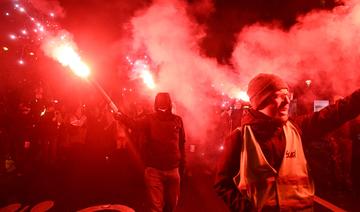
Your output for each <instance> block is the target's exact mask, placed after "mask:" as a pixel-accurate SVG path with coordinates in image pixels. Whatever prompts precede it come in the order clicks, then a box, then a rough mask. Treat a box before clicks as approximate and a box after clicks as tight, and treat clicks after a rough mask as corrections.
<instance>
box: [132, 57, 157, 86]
mask: <svg viewBox="0 0 360 212" xmlns="http://www.w3.org/2000/svg"><path fill="white" fill-rule="evenodd" d="M132 71H133V72H134V75H135V76H134V78H137V77H140V78H141V79H142V80H143V82H144V84H145V85H146V86H147V87H148V88H150V89H151V90H154V89H155V87H156V84H155V81H154V78H153V76H152V74H151V71H150V67H149V65H148V64H147V63H146V61H144V60H136V61H135V63H134V64H133V69H132Z"/></svg>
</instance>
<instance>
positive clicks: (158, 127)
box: [116, 92, 185, 212]
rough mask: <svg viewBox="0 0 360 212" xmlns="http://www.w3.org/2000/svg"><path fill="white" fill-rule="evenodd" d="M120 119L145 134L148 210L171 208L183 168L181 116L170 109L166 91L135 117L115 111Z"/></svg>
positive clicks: (144, 159) (144, 160)
mask: <svg viewBox="0 0 360 212" xmlns="http://www.w3.org/2000/svg"><path fill="white" fill-rule="evenodd" d="M116 118H117V119H118V120H119V121H121V122H122V123H124V124H125V125H126V126H128V127H129V128H131V129H132V131H133V132H138V133H139V132H141V133H142V134H143V135H144V139H143V144H142V146H143V147H144V151H143V162H144V166H145V172H144V173H145V174H144V179H145V185H146V188H147V193H148V197H149V207H148V208H149V211H151V212H161V211H174V210H175V208H176V205H177V202H178V199H179V195H180V181H181V178H182V177H183V176H184V172H185V130H184V125H183V121H182V118H181V117H180V116H178V115H175V114H173V113H172V102H171V98H170V95H169V93H166V92H161V93H158V94H157V95H156V97H155V101H154V112H153V113H150V114H146V115H145V116H143V117H142V118H141V119H138V120H134V119H131V118H129V117H127V116H126V115H124V114H118V115H117V117H116Z"/></svg>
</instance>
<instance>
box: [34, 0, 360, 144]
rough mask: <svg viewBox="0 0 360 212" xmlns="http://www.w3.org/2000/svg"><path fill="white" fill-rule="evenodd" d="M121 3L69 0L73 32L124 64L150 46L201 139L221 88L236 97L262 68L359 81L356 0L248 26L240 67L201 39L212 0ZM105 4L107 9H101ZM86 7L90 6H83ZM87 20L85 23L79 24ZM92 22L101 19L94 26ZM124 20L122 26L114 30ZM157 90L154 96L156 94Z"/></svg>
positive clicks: (344, 88)
mask: <svg viewBox="0 0 360 212" xmlns="http://www.w3.org/2000/svg"><path fill="white" fill-rule="evenodd" d="M34 2H35V1H34ZM64 2H66V0H62V1H61V3H62V4H63V3H64ZM115 2H117V3H116V4H112V7H111V8H108V7H107V6H106V5H108V4H105V3H104V2H103V1H99V2H97V1H91V5H93V6H94V7H92V9H89V8H87V10H88V11H84V10H85V9H86V8H85V7H84V8H83V5H82V4H75V3H73V2H72V1H69V2H67V3H68V5H67V6H69V5H71V6H73V7H74V4H75V5H77V6H76V7H78V8H77V9H74V8H72V10H71V11H69V10H68V9H66V11H67V14H68V16H69V14H70V15H72V16H73V19H74V20H75V21H74V20H73V21H71V19H69V21H68V22H69V23H68V25H67V26H68V28H69V29H68V31H70V32H73V33H74V34H75V36H74V37H75V38H76V37H78V38H79V39H77V41H78V42H77V44H78V46H79V49H81V50H83V51H85V52H93V55H95V56H94V57H93V58H92V59H91V60H96V59H97V60H102V61H105V60H108V62H107V63H109V64H110V65H113V64H114V63H119V64H116V65H115V66H117V67H122V68H123V66H122V65H121V64H120V61H121V60H123V59H119V58H121V57H122V58H124V57H125V56H126V55H128V53H131V52H139V51H140V52H141V51H143V52H144V53H146V54H147V55H148V56H149V57H150V58H151V60H152V61H153V63H154V64H156V66H157V67H158V70H157V75H156V83H157V90H156V91H168V92H170V94H171V95H172V98H173V100H174V101H175V104H176V108H178V109H179V110H178V111H177V112H178V113H179V114H180V115H182V116H183V117H184V121H185V126H186V129H187V131H188V134H189V135H190V136H191V137H193V138H196V139H198V140H201V141H205V140H206V134H207V132H208V131H209V129H212V128H213V127H214V125H213V123H214V119H215V117H214V115H213V113H214V112H213V111H214V108H218V106H219V104H220V103H219V101H220V100H219V96H218V95H217V94H221V93H224V94H225V95H229V96H231V97H234V96H236V95H237V94H238V92H239V91H243V90H246V86H247V82H248V81H249V79H250V78H251V77H253V76H254V75H255V74H257V73H259V72H271V73H276V74H279V75H281V76H283V77H284V78H285V79H287V80H288V81H289V82H290V83H292V84H296V83H298V82H299V81H302V80H305V79H311V80H312V82H313V83H314V84H317V85H322V84H324V89H331V90H333V91H332V92H337V93H338V94H340V95H345V94H348V93H349V92H350V91H351V90H354V89H355V88H356V87H358V86H359V80H360V76H359V75H360V74H359V72H358V71H357V66H358V58H359V55H360V54H359V50H358V48H357V45H356V44H357V43H359V42H358V41H359V33H358V31H359V25H360V21H358V20H359V18H358V17H359V15H360V14H359V13H360V9H359V6H358V5H356V4H355V3H353V2H346V5H343V6H338V7H336V8H334V9H333V10H332V11H324V10H322V11H313V12H311V13H309V14H306V15H304V16H302V17H299V18H298V21H297V24H295V25H294V26H292V27H291V28H289V29H286V30H284V29H283V28H282V27H280V26H279V25H277V24H268V25H265V24H260V23H259V24H255V25H251V26H247V27H245V28H243V29H242V30H241V31H240V32H238V35H237V42H236V43H235V44H234V51H233V54H232V59H231V61H232V65H233V66H226V65H220V64H218V63H217V61H216V59H213V58H209V57H207V56H206V55H204V52H206V51H204V50H203V49H201V48H200V47H199V43H201V40H202V39H203V38H204V37H205V36H209V35H206V34H205V32H206V31H207V30H206V27H207V26H206V21H205V22H204V21H203V20H204V19H206V18H207V17H208V16H209V15H211V14H212V13H213V12H214V11H215V10H216V9H217V8H216V7H215V6H214V4H213V2H212V1H210V0H202V1H198V2H196V3H191V4H188V3H186V1H180V0H169V1H165V0H155V1H153V2H152V3H150V2H148V1H140V0H139V1H134V3H125V2H118V1H115ZM55 5H60V4H55ZM64 5H65V6H64V7H65V8H66V4H64ZM101 5H102V6H104V7H105V6H106V7H107V8H103V9H101V10H98V7H99V8H100V6H101ZM44 7H45V6H44ZM80 8H81V11H83V12H81V13H78V11H79V10H80ZM95 8H96V9H95ZM108 11H112V12H114V14H115V11H116V14H118V15H116V14H115V15H111V14H113V13H112V12H111V13H110V12H108ZM118 11H124V12H123V13H121V12H118ZM88 13H90V14H92V15H91V16H89V17H88V18H87V20H88V21H87V22H80V20H81V21H82V20H83V19H84V17H83V15H84V14H88ZM199 17H201V18H203V19H202V21H201V20H200V21H199ZM67 18H69V17H67ZM116 18H117V19H116ZM115 20H117V21H115ZM79 22H80V23H84V24H82V25H80V26H79V24H78V23H79ZM88 22H91V23H94V24H93V25H90V26H88V28H89V29H88V28H86V27H87V24H86V23H88ZM72 23H74V24H72ZM119 23H120V24H119ZM75 24H76V27H75ZM224 24H227V23H224ZM117 27H120V30H119V29H117V30H114V29H116V28H117ZM94 28H95V29H94ZM215 31H216V30H215ZM78 32H80V35H79V33H78ZM87 32H91V33H87ZM115 32H116V33H115ZM108 34H111V35H108ZM81 36H83V37H81ZM87 37H89V38H87ZM97 38H101V39H97ZM130 44H132V45H130ZM89 46H91V48H90V47H89ZM86 48H88V49H86ZM104 49H105V50H106V51H104ZM98 52H101V54H98ZM109 60H111V61H110V62H109ZM93 63H95V62H93ZM104 63H106V62H101V64H104ZM98 67H101V66H100V65H99V66H98ZM97 70H98V69H97ZM121 71H122V73H123V74H124V73H125V71H124V70H121ZM129 74H130V73H129ZM325 85H326V86H325ZM329 85H330V86H329ZM319 87H321V86H319ZM119 89H121V88H119ZM329 92H330V91H329ZM149 95H151V99H153V96H154V95H155V93H149ZM220 98H221V97H220ZM214 104H217V106H214Z"/></svg>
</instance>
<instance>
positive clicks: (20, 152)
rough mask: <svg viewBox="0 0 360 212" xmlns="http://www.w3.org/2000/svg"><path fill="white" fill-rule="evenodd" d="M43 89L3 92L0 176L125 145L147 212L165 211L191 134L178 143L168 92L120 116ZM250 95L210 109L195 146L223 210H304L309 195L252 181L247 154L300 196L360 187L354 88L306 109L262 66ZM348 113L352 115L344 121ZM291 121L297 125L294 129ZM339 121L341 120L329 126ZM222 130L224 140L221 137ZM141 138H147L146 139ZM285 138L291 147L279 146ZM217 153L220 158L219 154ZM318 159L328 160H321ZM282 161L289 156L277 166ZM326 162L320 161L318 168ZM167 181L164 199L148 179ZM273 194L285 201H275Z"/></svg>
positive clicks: (181, 129)
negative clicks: (11, 98)
mask: <svg viewBox="0 0 360 212" xmlns="http://www.w3.org/2000/svg"><path fill="white" fill-rule="evenodd" d="M43 89H44V88H42V87H38V88H36V89H35V90H34V96H33V98H31V101H22V100H21V99H20V100H18V101H16V102H15V103H14V104H13V105H11V104H8V103H9V102H8V101H5V99H2V100H1V105H2V107H1V122H0V156H1V158H0V161H1V165H0V173H1V174H8V173H16V174H17V175H23V174H26V173H27V172H29V171H31V170H34V169H41V170H49V169H52V168H54V167H57V166H58V165H59V164H64V163H65V164H66V163H68V164H71V163H73V161H75V160H78V159H79V158H87V159H89V161H96V160H108V159H109V158H111V157H113V155H112V154H114V152H116V151H118V150H121V149H131V151H134V152H136V153H134V155H137V156H138V164H139V167H138V168H139V169H141V170H144V171H145V172H144V173H145V176H144V177H145V181H146V185H147V189H148V191H149V197H151V198H150V199H151V201H150V203H152V204H150V205H149V208H152V209H153V211H162V209H164V208H165V209H166V210H169V211H173V209H174V208H175V207H176V203H177V200H178V196H179V192H180V189H179V186H180V179H181V177H182V176H183V175H184V173H185V169H186V166H185V158H186V157H185V155H186V154H187V153H185V150H186V149H188V148H185V146H186V145H189V144H192V143H193V142H192V141H191V138H190V139H189V138H188V139H187V142H186V143H185V130H186V123H183V122H182V119H181V117H179V116H176V115H174V114H173V113H172V112H171V106H172V103H171V100H170V96H169V94H167V93H160V94H159V95H160V96H158V97H157V98H156V99H155V105H154V107H153V106H151V104H150V106H149V104H137V106H136V107H130V108H131V109H132V111H130V112H129V111H128V113H127V114H126V115H124V114H114V113H113V112H112V111H111V109H110V108H109V107H108V105H107V104H106V103H105V102H104V101H101V100H99V101H93V102H91V103H89V102H87V103H84V102H81V101H75V102H76V103H74V102H72V103H71V104H64V103H63V102H62V101H61V99H60V100H55V99H48V98H46V96H45V95H44V90H43ZM248 94H249V96H250V103H244V102H240V103H239V102H234V105H230V106H229V107H228V108H218V110H219V111H220V112H219V113H214V115H216V116H218V117H217V118H216V120H218V122H217V123H216V125H217V126H218V127H215V128H214V130H212V131H211V133H209V138H206V140H207V143H206V144H205V146H204V147H203V148H202V149H203V150H205V151H202V152H203V153H204V152H205V154H206V155H207V156H208V158H206V157H205V158H204V157H202V158H203V159H204V161H203V162H204V164H208V165H209V166H211V168H210V169H209V170H210V172H212V174H213V175H214V176H215V172H217V174H216V181H215V182H216V183H215V190H216V191H217V192H218V194H219V195H220V196H221V197H222V198H223V199H224V200H225V202H226V203H227V204H228V205H229V207H230V208H232V209H233V210H234V211H238V210H239V209H240V208H242V209H249V208H250V207H251V208H256V209H259V210H261V209H262V208H269V209H275V210H278V209H282V207H285V208H286V207H290V208H292V207H295V208H298V209H299V208H300V209H308V208H311V205H312V202H311V201H310V200H309V201H304V198H300V197H299V198H298V197H295V196H294V195H293V193H289V192H287V193H286V192H283V193H281V192H280V193H279V192H278V193H277V192H275V191H274V189H273V188H274V187H272V186H273V185H270V184H269V185H268V187H261V186H260V187H261V188H260V187H257V185H256V183H254V184H252V182H253V181H254V182H255V181H256V182H257V181H261V180H264V179H263V178H261V176H262V175H258V174H255V172H256V173H258V170H256V167H251V166H250V165H251V164H249V163H248V162H246V161H254V158H257V159H259V158H261V160H260V159H259V160H258V161H257V163H258V164H262V167H263V168H264V169H263V170H262V171H264V170H267V171H265V172H266V173H265V174H264V176H265V177H266V178H271V177H275V179H277V178H276V177H277V176H278V175H279V176H281V177H284V176H286V174H284V176H282V175H281V173H282V174H283V173H287V174H290V175H294V176H292V177H295V178H296V177H300V178H304V179H305V178H306V184H301V186H302V187H303V188H304V189H302V190H301V191H302V192H305V193H306V195H305V193H304V195H300V196H302V197H304V196H307V197H308V199H311V196H312V195H313V193H314V191H313V187H312V186H313V185H312V182H311V180H312V179H314V180H315V183H317V184H320V186H329V184H332V183H335V185H337V186H339V187H341V189H347V190H354V191H357V192H358V191H359V190H360V189H359V188H360V186H359V183H358V182H357V181H356V180H354V179H356V178H357V177H359V176H360V174H359V173H358V172H359V171H357V170H356V169H354V166H355V163H354V161H358V160H359V157H360V152H359V151H360V142H359V141H360V136H359V135H360V124H359V122H360V121H359V118H357V115H358V114H359V109H358V108H360V105H359V102H360V100H359V91H356V92H355V93H354V94H352V96H351V97H348V98H345V100H344V99H340V101H338V102H335V101H334V102H331V103H335V106H331V107H329V108H328V109H326V110H324V111H323V112H320V113H312V112H313V111H307V110H306V109H304V108H306V107H305V106H304V105H305V104H302V102H301V98H302V97H301V96H300V95H298V96H295V97H296V99H295V101H290V97H292V96H293V94H292V95H290V93H289V87H288V85H287V84H286V83H285V82H284V81H283V80H282V79H281V78H279V77H277V76H275V75H266V74H265V75H259V76H258V78H254V79H253V81H251V82H250V84H249V90H248ZM329 96H331V95H329ZM235 103H237V105H236V104H235ZM9 105H10V106H9ZM12 106H15V107H12ZM312 106H313V105H311V106H310V108H311V109H310V110H312ZM302 107H303V108H302ZM309 112H311V113H312V114H315V115H312V116H308V117H307V116H302V117H307V118H306V119H304V120H305V121H304V120H300V121H299V122H292V121H290V122H289V121H288V120H292V118H295V115H303V114H305V113H309ZM314 117H315V118H314ZM356 118H357V119H356ZM351 119H354V120H353V121H351V122H347V123H346V124H345V125H342V124H343V123H345V122H346V121H349V120H351ZM144 120H145V121H144ZM309 120H310V121H311V123H310V124H309ZM307 121H308V122H307ZM284 123H285V124H284ZM299 123H300V124H299ZM304 123H305V124H304ZM306 124H307V125H306ZM331 124H332V125H331ZM298 125H300V126H301V127H303V128H302V130H301V131H300V132H299V131H298V129H299V128H298ZM305 125H306V126H310V125H311V127H310V128H309V127H305ZM284 126H285V127H284ZM337 127H339V128H338V129H337V130H335V129H336V128H337ZM294 129H295V130H294ZM310 129H311V130H310ZM321 129H324V130H321ZM282 130H284V131H282ZM333 130H334V131H333ZM231 132H232V133H231ZM294 132H295V133H294ZM303 132H304V133H305V134H306V135H305V136H304V135H303V134H302V133H303ZM325 132H329V133H328V134H325ZM243 133H245V134H246V135H247V137H246V139H248V140H246V139H245V140H246V141H247V143H246V145H247V146H251V145H253V146H255V147H256V148H255V149H256V150H257V151H256V152H253V151H252V148H250V147H246V148H250V149H246V148H245V147H244V148H245V149H246V153H247V157H249V158H245V156H244V155H243V154H244V153H243V151H245V150H244V149H242V145H243V144H242V142H243V141H242V140H244V138H245V137H243V136H244V134H243ZM320 134H321V136H320ZM228 135H230V137H229V138H230V139H227V141H226V142H225V140H226V137H228ZM285 137H286V139H285ZM289 137H291V139H289ZM295 138H296V139H295ZM287 139H288V140H291V141H288V140H287ZM229 140H230V143H228V142H229ZM245 140H244V141H245ZM302 140H306V142H302ZM308 140H310V141H311V142H308ZM144 141H155V142H153V144H151V142H144ZM189 141H190V142H189ZM224 142H225V143H224ZM289 142H290V143H289ZM149 143H150V145H149ZM154 143H159V144H161V145H157V144H155V145H154ZM214 143H216V144H214ZM223 143H224V146H223V145H222V144H223ZM258 144H260V145H258ZM290 144H292V145H293V147H294V148H293V149H291V150H289V149H288V148H287V146H286V145H290ZM220 146H221V148H220V149H219V147H220ZM300 146H303V147H304V148H303V149H302V148H300ZM285 147H286V150H285ZM198 149H200V148H198ZM187 151H188V150H187ZM222 152H224V155H225V156H222V157H220V155H221V154H222ZM350 153H352V154H350ZM199 154H200V152H199ZM240 155H241V160H240ZM259 155H260V156H261V155H263V156H264V157H262V156H261V157H260V156H259ZM284 155H285V156H286V157H285V158H283V156H284ZM324 156H325V157H324ZM250 157H251V158H250ZM295 157H298V158H299V160H298V161H296V162H295V163H296V166H297V167H300V169H301V170H302V172H301V173H298V172H297V171H296V170H295V171H294V170H293V171H292V172H291V171H290V172H288V171H287V170H288V169H289V167H291V166H292V165H291V164H292V163H293V162H292V161H291V159H293V158H295ZM219 158H222V159H221V160H220V161H221V163H220V165H219V167H218V170H217V171H216V170H215V162H216V161H218V159H219ZM234 158H235V159H234ZM305 158H306V159H305ZM325 158H328V159H329V160H324V159H325ZM209 161H210V162H209ZM244 161H245V162H244ZM284 161H286V163H288V164H287V165H283V163H284ZM307 162H309V163H307ZM191 163H192V161H187V164H191ZM324 163H326V164H327V166H326V167H325V166H324ZM247 166H249V167H247ZM213 167H214V168H213ZM308 167H310V169H311V173H312V175H310V171H309V169H308ZM244 168H246V170H247V171H244ZM285 170H286V171H285ZM279 173H280V174H279ZM238 174H239V176H240V181H239V182H238V184H235V183H234V181H233V179H234V178H235V177H236V176H237V175H238ZM300 175H301V176H300ZM255 176H257V177H255ZM311 176H312V177H313V178H311ZM253 177H255V178H253ZM285 178H286V177H284V179H285ZM166 180H169V181H172V182H173V183H167V184H163V185H164V187H163V189H170V190H171V191H172V192H170V194H172V195H170V194H169V193H167V196H165V197H163V195H164V191H163V190H160V191H159V190H157V189H158V184H156V183H158V182H164V181H166ZM282 182H284V181H283V180H279V181H276V180H275V181H274V183H275V184H276V183H277V185H278V186H280V187H283V188H284V189H282V190H281V191H285V190H288V187H289V186H293V185H287V184H281V183H282ZM155 184H156V185H155ZM275 184H274V185H275ZM280 184H281V185H280ZM305 188H306V189H305ZM249 189H250V190H249ZM259 189H260V190H259ZM265 191H269V192H268V193H266V192H265ZM270 191H271V192H270ZM295 193H296V192H295ZM259 194H261V195H260V196H259ZM265 194H266V195H265ZM277 195H278V196H281V197H283V198H284V199H285V200H281V201H280V200H279V199H277V197H278V196H277ZM163 198H165V199H163ZM291 198H293V199H291ZM305 199H306V198H305ZM287 200H289V201H288V202H287ZM296 201H298V202H296ZM298 203H299V204H298ZM300 203H301V204H300ZM165 209H164V210H165Z"/></svg>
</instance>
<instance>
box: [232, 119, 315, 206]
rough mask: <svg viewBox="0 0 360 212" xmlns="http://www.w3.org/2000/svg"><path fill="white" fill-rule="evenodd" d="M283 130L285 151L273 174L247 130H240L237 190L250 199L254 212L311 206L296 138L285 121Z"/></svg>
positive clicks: (311, 193)
mask: <svg viewBox="0 0 360 212" xmlns="http://www.w3.org/2000/svg"><path fill="white" fill-rule="evenodd" d="M283 130H284V134H285V138H286V147H285V153H284V157H283V161H282V163H281V166H280V169H279V172H277V171H276V170H275V169H274V168H273V167H272V166H271V165H270V164H269V163H268V161H267V160H266V158H265V156H264V154H263V152H262V150H261V147H260V145H259V143H258V142H257V141H256V139H255V136H254V134H253V132H252V130H251V127H250V126H244V128H243V146H242V149H241V156H240V173H239V175H240V182H239V184H238V188H239V190H240V191H241V192H242V193H243V194H245V195H247V196H248V197H249V198H250V199H251V201H252V203H253V204H254V206H255V207H256V210H261V208H263V207H264V206H276V205H278V204H279V206H280V209H285V210H286V209H296V208H298V209H300V208H306V207H309V206H311V205H312V202H313V196H314V186H313V182H312V181H311V180H310V179H309V177H308V169H307V162H306V159H305V155H304V151H303V148H302V143H301V138H300V135H299V133H298V132H297V130H296V128H295V127H294V126H293V125H292V124H291V123H290V122H289V121H288V122H287V123H286V124H285V125H284V127H283Z"/></svg>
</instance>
